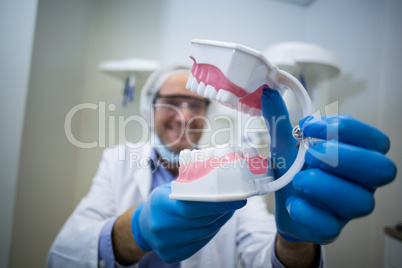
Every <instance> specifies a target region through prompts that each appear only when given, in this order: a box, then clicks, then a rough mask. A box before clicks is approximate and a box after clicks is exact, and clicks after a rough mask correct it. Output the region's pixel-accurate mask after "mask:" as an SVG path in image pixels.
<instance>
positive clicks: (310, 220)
mask: <svg viewBox="0 0 402 268" xmlns="http://www.w3.org/2000/svg"><path fill="white" fill-rule="evenodd" d="M261 104H262V109H263V115H264V118H265V121H266V123H267V126H268V128H269V133H270V135H271V156H272V158H273V163H275V165H276V166H275V167H274V174H275V177H276V178H279V177H280V176H282V175H283V174H284V173H285V172H286V171H287V170H288V169H289V168H290V167H291V166H292V164H293V161H294V159H295V158H296V155H297V150H298V148H296V147H295V144H296V140H295V139H294V138H293V137H292V134H291V132H292V126H291V124H290V121H289V116H288V112H287V109H286V106H285V104H284V102H283V100H282V98H281V96H280V94H279V93H278V91H276V90H272V89H264V90H263V95H262V98H261ZM299 125H300V127H301V129H302V131H303V133H304V135H305V136H308V137H314V138H318V139H322V141H319V142H315V144H314V145H313V146H312V147H310V148H309V149H308V150H307V153H306V158H305V162H306V165H305V167H304V170H302V171H300V172H299V173H298V174H296V176H295V177H294V178H293V181H292V183H289V184H288V185H287V186H286V187H284V188H282V189H281V190H279V191H277V192H276V193H275V220H276V224H277V229H278V233H279V234H280V235H281V236H282V237H283V238H285V239H286V240H288V241H309V242H314V243H317V244H328V243H331V242H332V241H334V240H335V239H336V238H337V236H338V235H339V233H340V232H341V229H342V228H343V227H344V226H345V224H346V223H347V222H348V221H349V220H351V219H354V218H358V217H362V216H365V215H367V214H369V213H371V212H372V210H373V209H374V197H373V195H374V192H375V189H376V188H377V187H379V186H382V185H385V184H387V183H389V182H391V181H392V180H393V179H394V178H395V176H396V166H395V165H394V163H393V162H392V161H391V160H390V159H388V158H387V157H386V156H385V155H384V154H385V153H386V152H387V151H388V149H389V139H388V137H387V136H386V135H385V134H383V133H382V132H381V131H379V130H378V129H376V128H374V127H372V126H369V125H367V124H365V123H362V122H360V121H358V120H356V119H354V118H353V117H351V116H349V115H338V116H329V117H321V118H313V117H307V118H304V119H302V120H300V123H299Z"/></svg>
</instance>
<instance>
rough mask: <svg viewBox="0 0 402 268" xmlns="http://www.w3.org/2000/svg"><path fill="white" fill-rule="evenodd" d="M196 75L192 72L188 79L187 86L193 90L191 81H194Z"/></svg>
mask: <svg viewBox="0 0 402 268" xmlns="http://www.w3.org/2000/svg"><path fill="white" fill-rule="evenodd" d="M193 79H194V76H193V74H190V76H189V78H188V80H187V84H186V88H187V89H190V90H191V83H192V82H193Z"/></svg>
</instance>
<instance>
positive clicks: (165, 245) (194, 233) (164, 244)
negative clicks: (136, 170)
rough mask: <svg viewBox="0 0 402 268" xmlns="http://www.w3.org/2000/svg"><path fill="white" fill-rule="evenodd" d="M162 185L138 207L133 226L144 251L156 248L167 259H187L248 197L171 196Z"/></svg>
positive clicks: (134, 214) (160, 255) (244, 203)
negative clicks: (185, 198) (191, 198)
mask: <svg viewBox="0 0 402 268" xmlns="http://www.w3.org/2000/svg"><path fill="white" fill-rule="evenodd" d="M170 192H171V186H170V183H169V184H164V185H161V186H159V187H157V188H155V190H154V191H153V192H152V193H151V195H150V197H149V199H148V200H147V201H145V202H143V203H141V204H140V205H138V206H137V208H136V209H135V210H134V213H133V216H132V220H131V229H132V232H133V236H134V239H135V241H136V242H137V244H138V246H139V247H140V248H141V249H142V250H143V251H151V250H154V251H155V252H156V253H157V254H158V255H159V257H160V258H161V259H162V260H163V261H164V262H166V263H174V262H179V261H182V260H185V259H187V258H189V257H190V256H192V255H193V254H194V253H196V252H197V251H198V250H200V249H201V248H202V247H204V246H205V245H206V244H207V243H208V242H209V241H210V240H211V239H212V238H213V237H214V236H215V234H216V233H217V232H218V231H219V229H220V228H221V227H222V226H223V225H224V224H225V223H226V222H227V221H228V220H229V219H230V218H231V217H232V215H233V213H234V212H235V210H236V209H239V208H241V207H243V206H244V205H246V203H247V200H242V201H233V202H219V203H215V202H193V201H180V200H171V199H170V198H169V194H170Z"/></svg>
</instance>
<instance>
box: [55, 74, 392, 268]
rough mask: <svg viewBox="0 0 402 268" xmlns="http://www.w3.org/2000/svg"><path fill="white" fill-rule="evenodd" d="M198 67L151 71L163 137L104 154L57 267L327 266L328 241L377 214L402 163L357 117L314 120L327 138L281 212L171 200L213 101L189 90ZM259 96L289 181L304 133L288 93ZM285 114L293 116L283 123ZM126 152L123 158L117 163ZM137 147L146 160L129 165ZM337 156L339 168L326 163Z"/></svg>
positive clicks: (64, 233) (261, 205)
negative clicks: (378, 193)
mask: <svg viewBox="0 0 402 268" xmlns="http://www.w3.org/2000/svg"><path fill="white" fill-rule="evenodd" d="M189 73H190V70H189V69H188V68H185V67H180V66H175V67H170V68H166V69H163V70H161V71H158V72H156V73H154V74H153V75H152V76H151V77H150V78H149V79H148V81H147V82H146V84H145V86H144V88H143V91H142V96H141V112H142V114H143V116H144V118H145V120H146V121H147V122H153V124H152V125H151V129H152V131H153V132H154V133H155V142H154V143H153V144H150V143H148V144H146V145H144V146H142V147H140V148H137V147H136V146H135V144H125V145H120V146H118V147H116V148H113V149H107V150H105V152H104V154H103V158H102V161H101V163H100V165H99V169H98V171H97V174H96V176H95V178H94V180H93V184H92V186H91V189H90V191H89V193H88V194H87V196H86V197H84V198H83V199H82V200H81V202H80V203H79V204H78V206H77V208H76V209H75V210H74V212H73V213H72V215H71V216H70V217H69V219H68V220H67V222H66V223H65V225H64V226H63V228H62V229H61V231H60V232H59V234H58V236H57V237H56V239H55V241H54V243H53V245H52V248H51V249H50V252H49V256H48V262H47V265H48V267H97V266H99V267H183V268H185V267H236V265H237V262H238V261H239V262H241V263H242V265H243V266H245V267H319V266H325V258H324V256H323V248H322V246H320V245H323V244H328V243H331V242H333V241H335V240H336V238H337V236H338V235H339V234H340V232H341V230H342V228H343V227H344V226H345V225H346V224H347V222H348V221H350V220H352V219H354V218H357V217H361V216H364V215H367V214H369V213H371V211H372V210H373V209H374V197H373V195H374V192H375V189H376V188H377V187H379V186H382V185H385V184H387V183H389V182H391V181H392V180H393V179H394V178H395V176H396V167H395V165H394V164H393V163H392V161H390V160H389V159H388V158H387V157H386V156H385V153H386V152H387V151H388V149H389V146H390V145H389V139H388V137H387V136H386V135H384V134H383V133H382V132H380V131H379V130H378V129H376V128H374V127H371V126H369V125H367V124H364V123H362V122H360V121H358V120H356V119H354V118H352V117H350V116H347V115H345V116H344V115H341V116H335V117H325V118H305V119H303V120H301V122H300V125H301V128H302V130H303V132H304V134H305V135H307V136H310V137H314V138H317V139H320V142H317V144H316V145H314V146H313V147H312V148H310V149H309V151H308V152H307V154H306V165H305V169H304V170H303V171H301V172H299V173H298V174H297V175H296V176H295V178H294V180H293V182H292V183H290V184H289V185H287V186H286V187H285V188H283V189H281V190H280V191H278V192H276V193H275V216H274V215H271V214H269V213H268V212H267V209H266V206H265V202H264V199H263V198H262V197H260V196H256V197H252V198H249V199H248V200H243V201H235V202H220V203H208V202H190V201H179V200H171V199H169V194H170V182H171V181H172V180H174V179H175V178H176V177H177V175H178V154H179V152H180V151H181V150H183V149H190V148H192V147H193V145H194V144H197V142H198V141H199V139H200V137H201V134H202V129H203V128H204V123H205V121H204V120H203V119H202V117H203V116H205V115H206V112H207V108H208V103H209V101H208V100H207V99H204V98H203V97H200V96H199V95H197V94H195V93H193V92H191V91H188V90H186V89H185V85H186V81H187V78H188V75H189ZM261 103H262V107H263V115H264V118H265V120H266V123H267V125H268V128H269V130H270V134H271V137H274V136H275V137H277V141H276V143H275V144H276V146H275V147H272V148H271V152H273V153H275V154H273V155H275V157H283V158H284V159H286V163H288V165H286V166H285V167H283V166H281V167H274V173H275V176H276V177H280V176H281V175H282V174H283V173H284V172H286V170H287V168H289V167H290V166H291V164H292V163H293V160H294V159H295V156H296V154H297V148H295V143H296V141H295V140H294V139H293V137H292V136H291V129H292V126H291V124H290V121H289V118H288V112H287V109H286V106H285V104H284V102H283V100H282V98H281V96H280V95H279V94H278V92H277V91H275V90H270V89H264V91H263V95H262V99H261ZM152 115H153V118H152ZM281 116H285V118H286V120H281V121H279V122H276V121H275V120H273V119H274V118H279V117H281ZM274 123H278V125H276V126H275V127H273V124H274ZM327 126H330V127H329V128H328V127H327ZM274 130H275V131H277V133H272V131H274ZM332 131H334V132H335V131H336V132H337V134H338V140H337V141H334V140H332V138H331V137H333V135H332ZM361 133H365V134H366V135H363V136H362V135H361ZM183 134H184V135H183ZM274 134H275V135H274ZM327 139H328V140H327ZM336 146H337V147H336ZM335 147H336V149H337V151H336V152H337V154H332V153H331V152H333V151H334V150H330V149H333V148H335ZM122 151H123V152H124V156H125V157H124V159H125V160H119V159H121V158H119V156H121V152H122ZM317 152H318V153H317ZM327 152H330V153H327ZM131 154H137V155H140V156H141V157H142V158H145V159H147V161H146V163H148V164H147V165H132V163H131V164H130V163H129V159H130V155H131ZM334 157H338V158H337V160H338V165H337V166H331V165H328V164H326V163H328V161H329V160H331V159H332V158H334ZM141 162H143V161H141ZM273 162H275V161H273ZM368 167H369V168H368Z"/></svg>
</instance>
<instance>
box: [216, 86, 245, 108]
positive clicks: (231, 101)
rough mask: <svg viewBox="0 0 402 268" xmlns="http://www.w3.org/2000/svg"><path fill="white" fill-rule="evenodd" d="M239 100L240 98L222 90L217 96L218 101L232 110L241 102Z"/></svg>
mask: <svg viewBox="0 0 402 268" xmlns="http://www.w3.org/2000/svg"><path fill="white" fill-rule="evenodd" d="M239 99H240V98H239V97H237V96H236V95H234V94H233V93H232V92H230V91H227V90H225V89H220V90H219V91H218V94H217V96H216V101H218V102H220V103H222V104H223V105H225V106H228V107H230V108H235V107H236V106H237V103H238V102H239Z"/></svg>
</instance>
